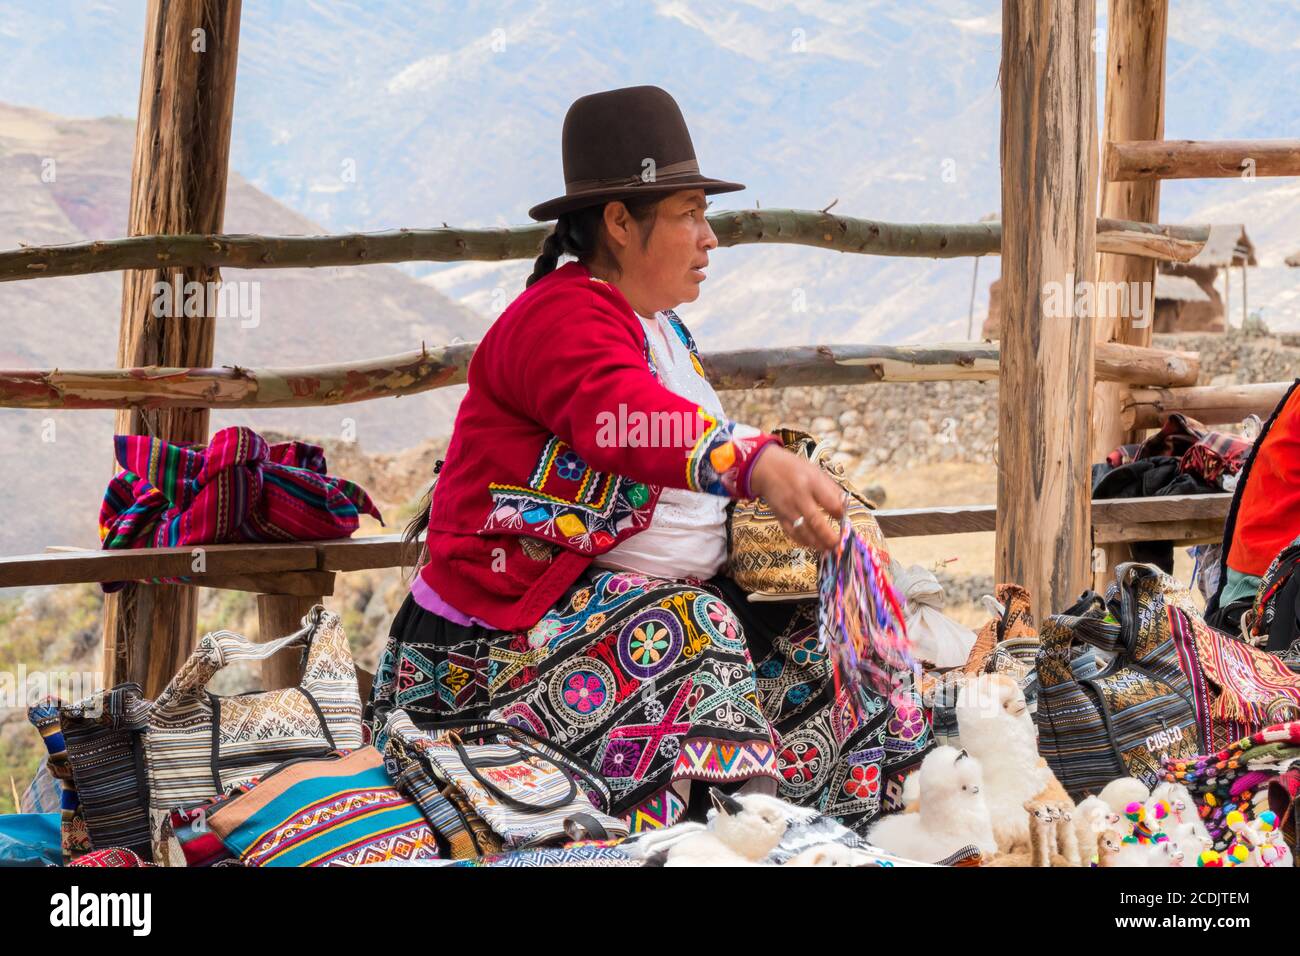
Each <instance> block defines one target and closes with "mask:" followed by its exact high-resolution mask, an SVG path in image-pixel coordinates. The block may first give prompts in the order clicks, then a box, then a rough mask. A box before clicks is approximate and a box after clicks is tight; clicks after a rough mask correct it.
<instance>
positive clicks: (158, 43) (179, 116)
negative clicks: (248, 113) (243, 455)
mask: <svg viewBox="0 0 1300 956" xmlns="http://www.w3.org/2000/svg"><path fill="white" fill-rule="evenodd" d="M239 17H240V0H149V7H148V12H147V13H146V17H145V41H144V57H143V64H142V67H141V71H140V105H139V112H138V114H137V116H136V133H135V156H134V159H133V161H132V170H131V205H130V214H129V222H128V226H127V232H128V234H129V235H133V236H139V235H147V234H151V233H212V232H220V231H221V227H222V219H223V216H224V212H225V205H226V176H227V173H228V160H229V156H230V123H231V114H232V111H233V108H234V99H235V67H236V62H237V58H238V49H239ZM177 273H179V276H180V280H181V282H182V283H184V282H188V281H191V280H193V281H197V282H202V283H207V282H212V281H216V280H218V279H219V278H220V273H219V272H218V270H217V269H214V268H185V269H180V270H177V269H151V270H142V271H132V272H126V273H123V279H122V324H121V329H120V332H119V337H118V364H119V365H121V366H122V367H132V366H140V365H167V366H177V365H179V366H194V365H201V366H208V365H211V364H212V357H213V356H212V352H213V337H214V331H215V327H214V321H213V318H212V317H211V316H204V317H185V316H184V313H182V314H181V316H180V317H175V318H173V317H170V316H167V315H164V316H162V317H158V316H155V315H154V314H153V310H152V305H153V302H154V301H155V296H154V291H153V290H154V284H155V283H158V282H164V283H170V282H171V281H172V279H173V276H174V275H176V274H177ZM204 298H205V300H206V298H207V297H206V296H205V297H204ZM116 427H117V431H118V432H119V433H127V432H129V433H132V434H146V433H148V434H153V435H155V436H157V437H159V438H167V439H170V440H172V441H206V440H207V437H208V411H207V410H206V409H182V408H176V409H160V410H152V411H147V410H142V409H130V410H125V411H122V412H119V413H118V416H117V423H116ZM196 597H197V592H196V590H195V589H194V588H187V587H183V586H180V585H161V586H154V585H135V584H132V585H128V586H127V587H126V588H125V589H124V590H122V591H120V592H117V593H116V594H112V595H109V596H108V598H107V600H106V601H105V604H104V679H105V682H106V684H108V685H112V684H115V683H119V682H121V681H124V680H134V681H138V682H139V683H140V684H142V685H143V687H144V692H145V694H146V695H147V696H151V697H152V696H154V695H155V694H157V693H158V692H159V691H161V690H162V688H163V687H164V686H165V685H166V683H167V681H168V680H170V678H171V676H172V674H173V673H174V672H175V671H176V668H177V667H178V666H179V664H180V662H181V661H183V660H184V659H185V656H186V655H187V654H188V653H189V652H190V649H191V648H192V647H193V644H194V638H195V629H196V619H197V607H198V605H197V600H196Z"/></svg>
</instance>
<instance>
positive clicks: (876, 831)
mask: <svg viewBox="0 0 1300 956" xmlns="http://www.w3.org/2000/svg"><path fill="white" fill-rule="evenodd" d="M983 791H984V780H983V774H982V772H981V770H980V764H979V761H978V760H976V759H975V758H973V757H971V756H970V755H969V754H967V753H966V751H964V750H957V749H956V748H955V747H937V748H935V749H934V750H933V751H931V752H930V753H929V754H928V755H927V756H926V758H925V759H924V760H923V761H921V769H920V798H919V800H918V802H917V811H916V812H915V813H893V814H889V815H888V816H885V817H882V818H881V819H880V820H879V821H877V823H876V824H875V825H874V826H873V827H872V828H871V830H870V831H869V832H868V833H867V841H868V842H869V843H870V844H871V845H872V846H875V847H878V848H879V849H881V850H884V851H885V852H887V853H892V854H893V855H895V856H899V857H903V858H904V859H908V860H918V861H921V862H923V863H935V862H938V861H939V860H942V859H944V858H945V857H948V856H951V855H952V854H953V853H956V852H957V851H958V850H960V849H962V848H963V847H966V846H975V847H978V848H979V851H980V853H982V854H986V855H992V854H993V853H994V852H995V851H996V850H997V841H996V839H995V838H994V836H993V827H992V825H991V822H990V820H989V808H988V804H987V803H986V802H985V799H984V792H983Z"/></svg>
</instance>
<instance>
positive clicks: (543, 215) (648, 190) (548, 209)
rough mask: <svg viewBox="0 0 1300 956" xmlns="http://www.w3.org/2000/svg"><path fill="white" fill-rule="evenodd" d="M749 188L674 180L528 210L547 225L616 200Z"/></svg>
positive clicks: (590, 193)
mask: <svg viewBox="0 0 1300 956" xmlns="http://www.w3.org/2000/svg"><path fill="white" fill-rule="evenodd" d="M744 188H745V187H744V186H743V185H742V184H741V183H731V182H727V181H726V180H724V179H710V178H708V177H707V176H690V177H685V178H682V179H674V180H673V181H672V182H658V183H646V184H645V185H643V186H634V187H632V188H631V189H629V188H628V187H626V186H621V187H610V188H608V189H590V190H586V191H585V192H577V193H567V194H565V195H563V196H558V197H556V198H555V199H549V200H547V201H546V202H544V203H541V204H539V205H536V206H534V207H533V208H532V209H530V210H528V215H529V216H531V217H532V218H533V219H536V220H537V221H538V222H547V221H548V220H551V219H555V218H556V217H557V216H560V215H562V214H563V213H566V212H572V211H573V210H575V209H582V208H583V207H584V206H594V205H596V204H598V203H606V202H611V201H613V200H615V199H637V198H640V197H643V196H655V195H659V196H663V195H667V194H668V193H675V192H681V191H682V190H684V189H703V190H704V195H706V196H712V195H714V194H715V193H734V192H738V191H739V190H741V189H744Z"/></svg>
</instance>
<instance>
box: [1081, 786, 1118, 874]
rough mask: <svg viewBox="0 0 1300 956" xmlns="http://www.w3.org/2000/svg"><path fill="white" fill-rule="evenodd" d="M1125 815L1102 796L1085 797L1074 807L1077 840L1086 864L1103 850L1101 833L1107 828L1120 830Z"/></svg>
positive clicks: (1083, 861)
mask: <svg viewBox="0 0 1300 956" xmlns="http://www.w3.org/2000/svg"><path fill="white" fill-rule="evenodd" d="M1122 821H1123V817H1121V816H1120V815H1119V814H1118V813H1116V812H1115V811H1114V810H1112V809H1111V808H1110V806H1109V805H1108V804H1107V803H1106V801H1105V800H1103V799H1101V797H1085V798H1084V799H1083V800H1080V801H1079V805H1078V806H1077V807H1075V808H1074V820H1073V821H1072V822H1073V824H1074V833H1075V841H1076V842H1077V843H1078V844H1079V858H1080V861H1081V862H1082V863H1083V864H1084V865H1085V866H1086V865H1087V864H1088V863H1089V862H1090V861H1092V860H1094V859H1096V858H1097V857H1098V856H1099V854H1100V852H1101V835H1102V834H1103V833H1105V832H1106V831H1107V830H1117V831H1118V830H1120V829H1121V826H1120V824H1121V822H1122Z"/></svg>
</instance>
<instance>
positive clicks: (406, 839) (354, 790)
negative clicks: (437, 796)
mask: <svg viewBox="0 0 1300 956" xmlns="http://www.w3.org/2000/svg"><path fill="white" fill-rule="evenodd" d="M208 826H209V827H211V829H212V832H213V833H215V834H216V836H217V837H218V838H219V839H220V840H221V842H222V843H224V844H225V845H226V848H227V849H228V850H229V851H230V852H231V853H232V854H234V855H235V856H237V857H238V858H239V859H240V860H241V861H242V862H243V864H244V865H245V866H365V865H368V864H374V863H386V862H391V861H398V860H400V861H404V862H405V861H414V860H435V859H437V858H438V841H437V838H436V837H435V835H434V832H433V829H432V828H431V827H430V826H429V823H428V821H427V820H425V819H424V816H423V815H422V814H421V813H420V808H419V807H418V806H416V805H415V804H414V803H413V802H411V801H410V800H408V799H407V798H406V797H404V796H402V794H400V793H398V791H397V790H396V789H395V788H394V787H393V785H392V783H391V782H390V781H389V779H388V775H387V774H386V773H385V772H384V758H383V757H382V756H381V755H380V753H379V751H377V750H376V749H375V748H374V747H362V748H360V749H358V750H354V751H352V752H351V753H348V754H346V755H341V754H332V755H330V756H328V757H325V758H321V759H309V760H296V761H291V762H289V763H285V764H282V765H281V766H279V767H276V768H275V769H274V770H272V771H271V772H270V773H267V774H266V775H265V776H263V777H262V778H261V779H259V780H256V781H254V782H253V783H252V784H251V785H250V786H249V787H248V788H247V789H245V790H243V791H242V792H238V793H236V794H234V795H233V796H231V797H230V798H229V799H226V800H223V801H221V802H220V803H218V804H217V806H216V808H215V809H213V810H212V811H211V812H210V813H209V814H208Z"/></svg>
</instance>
